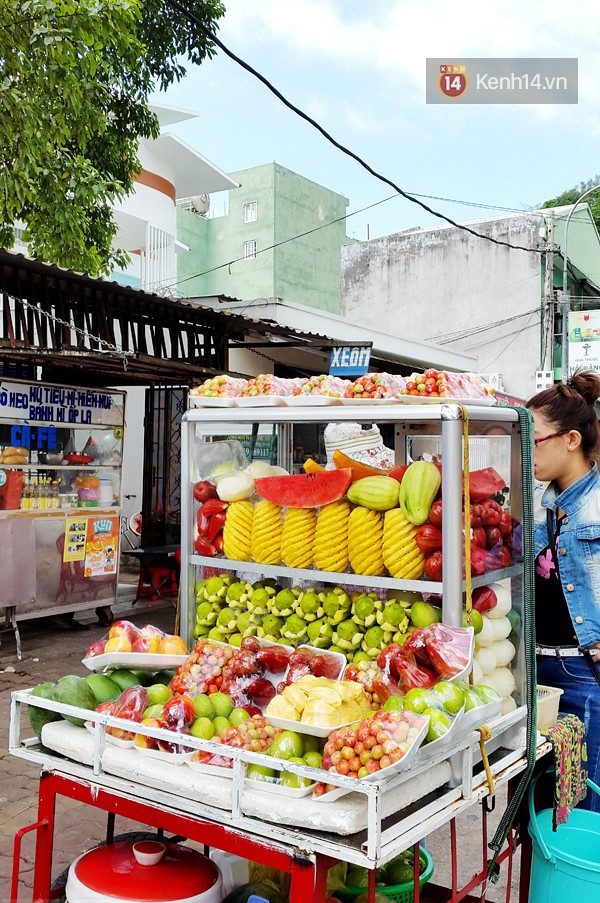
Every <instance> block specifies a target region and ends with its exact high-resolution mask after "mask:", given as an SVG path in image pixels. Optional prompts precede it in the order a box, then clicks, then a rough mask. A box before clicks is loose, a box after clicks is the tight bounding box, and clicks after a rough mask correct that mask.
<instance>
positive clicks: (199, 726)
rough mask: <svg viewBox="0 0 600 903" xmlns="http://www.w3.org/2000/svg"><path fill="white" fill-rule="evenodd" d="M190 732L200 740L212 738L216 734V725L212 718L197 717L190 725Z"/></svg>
mask: <svg viewBox="0 0 600 903" xmlns="http://www.w3.org/2000/svg"><path fill="white" fill-rule="evenodd" d="M190 734H191V735H192V737H198V739H200V740H212V738H213V737H214V735H215V725H214V723H213V722H212V721H211V720H210V718H196V720H195V721H194V723H193V724H192V726H191V727H190Z"/></svg>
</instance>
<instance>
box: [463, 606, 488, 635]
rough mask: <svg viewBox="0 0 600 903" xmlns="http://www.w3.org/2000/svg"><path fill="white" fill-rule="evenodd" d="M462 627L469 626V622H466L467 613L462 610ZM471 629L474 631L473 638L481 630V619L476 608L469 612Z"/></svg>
mask: <svg viewBox="0 0 600 903" xmlns="http://www.w3.org/2000/svg"><path fill="white" fill-rule="evenodd" d="M462 626H463V627H468V626H469V622H468V620H467V612H466V611H465V609H464V608H463V615H462ZM471 627H472V628H473V630H474V631H475V636H477V634H478V633H481V631H482V630H483V617H482V615H481V612H480V611H477V609H476V608H474V609H473V611H472V612H471Z"/></svg>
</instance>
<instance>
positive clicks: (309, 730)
mask: <svg viewBox="0 0 600 903" xmlns="http://www.w3.org/2000/svg"><path fill="white" fill-rule="evenodd" d="M268 718H269V721H270V722H271V724H272V725H274V726H275V727H280V728H281V729H282V730H284V731H296V733H298V734H308V735H309V736H310V737H320V738H321V739H322V738H323V737H328V736H329V734H330V733H331V732H332V731H341V730H343V729H344V728H345V727H348V725H350V724H354V723H355V722H356V718H355V719H354V720H353V721H346V722H344V724H336V725H335V726H334V727H317V726H316V725H314V724H304V722H302V721H289V720H288V719H287V718H273V717H271V715H269V716H268Z"/></svg>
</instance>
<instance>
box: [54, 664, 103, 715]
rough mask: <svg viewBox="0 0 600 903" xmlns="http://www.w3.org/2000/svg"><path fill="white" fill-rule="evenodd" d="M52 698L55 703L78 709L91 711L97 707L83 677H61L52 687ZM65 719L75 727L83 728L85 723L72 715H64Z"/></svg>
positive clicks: (94, 698)
mask: <svg viewBox="0 0 600 903" xmlns="http://www.w3.org/2000/svg"><path fill="white" fill-rule="evenodd" d="M52 698H53V699H54V701H55V702H62V703H63V704H65V705H74V706H78V707H79V708H80V709H89V710H90V711H93V710H94V709H95V708H96V705H97V702H96V697H95V696H94V693H93V691H92V688H91V687H90V686H89V684H87V683H86V682H85V680H84V679H83V677H77V676H76V675H74V674H67V675H66V677H61V679H60V680H59V681H58V683H57V684H56V685H55V687H54V690H53V694H52ZM65 718H66V720H67V721H70V722H71V724H74V725H75V726H76V727H83V725H84V723H85V721H84V719H82V718H76V717H74V716H73V715H65Z"/></svg>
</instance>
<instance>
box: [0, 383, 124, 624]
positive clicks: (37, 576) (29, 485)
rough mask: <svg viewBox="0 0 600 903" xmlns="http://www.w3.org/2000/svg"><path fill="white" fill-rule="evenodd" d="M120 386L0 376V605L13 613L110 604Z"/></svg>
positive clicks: (114, 574)
mask: <svg viewBox="0 0 600 903" xmlns="http://www.w3.org/2000/svg"><path fill="white" fill-rule="evenodd" d="M124 409H125V393H123V392H114V391H110V390H104V389H102V390H99V389H85V388H71V387H67V386H58V385H51V384H47V383H38V382H31V383H28V382H23V381H20V380H2V381H1V382H0V547H1V548H2V549H3V551H4V553H5V558H4V560H5V565H4V568H3V580H2V583H1V584H0V608H5V609H12V610H13V613H14V614H15V615H16V619H17V620H24V619H26V618H31V617H39V616H41V615H46V614H50V613H54V614H57V613H60V612H76V611H78V610H83V609H86V608H93V607H98V606H105V605H110V604H111V602H112V601H114V599H115V597H116V592H117V580H118V568H119V537H120V506H121V467H122V459H123V431H124V423H125V421H124Z"/></svg>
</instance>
